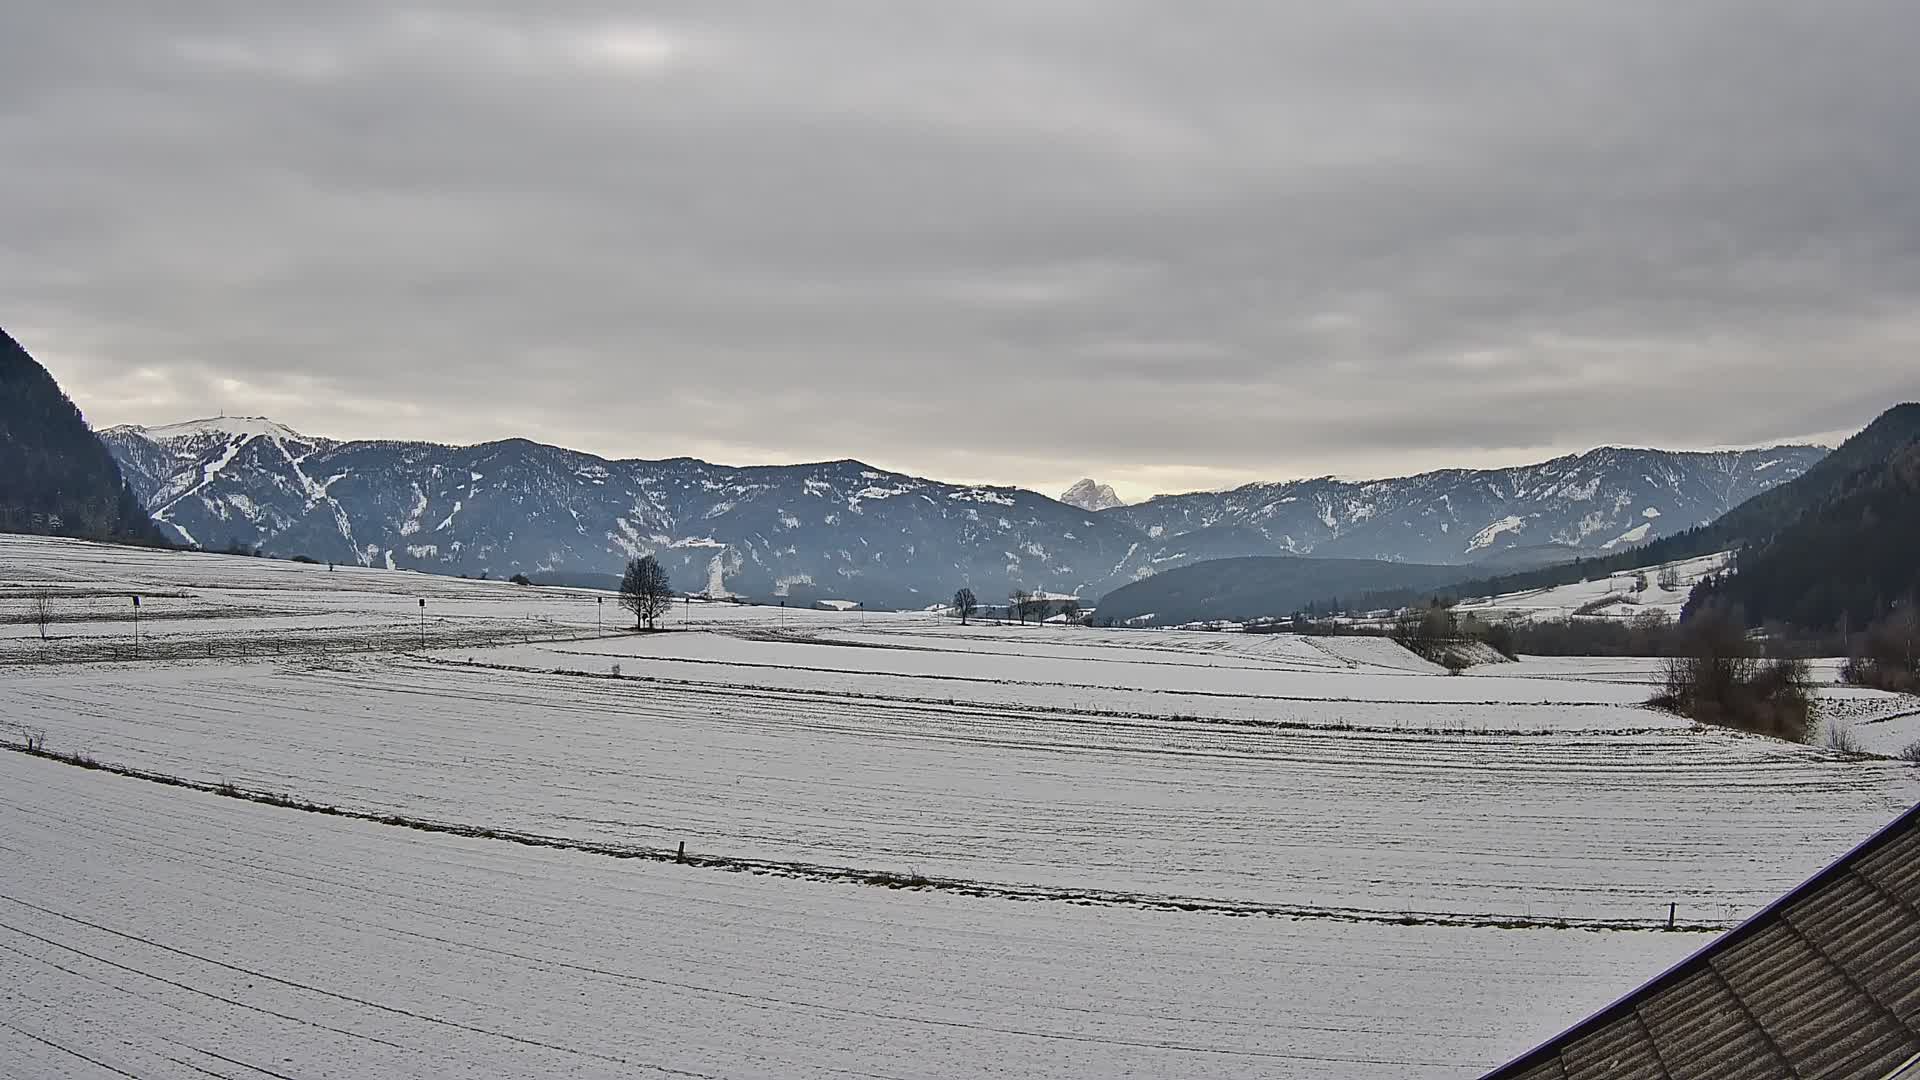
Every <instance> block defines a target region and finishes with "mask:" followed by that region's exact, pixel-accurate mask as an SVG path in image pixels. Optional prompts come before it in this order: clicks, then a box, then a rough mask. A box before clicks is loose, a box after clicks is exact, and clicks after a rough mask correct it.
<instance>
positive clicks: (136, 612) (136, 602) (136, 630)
mask: <svg viewBox="0 0 1920 1080" xmlns="http://www.w3.org/2000/svg"><path fill="white" fill-rule="evenodd" d="M133 658H134V659H135V660H138V659H140V597H139V596H137V595H136V596H135V597H134V598H133Z"/></svg>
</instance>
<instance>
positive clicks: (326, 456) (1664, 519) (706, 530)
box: [101, 417, 1824, 606]
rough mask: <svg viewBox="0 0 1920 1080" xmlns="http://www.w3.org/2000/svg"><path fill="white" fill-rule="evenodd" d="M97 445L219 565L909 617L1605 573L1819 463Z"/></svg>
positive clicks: (282, 442) (166, 519) (196, 426)
mask: <svg viewBox="0 0 1920 1080" xmlns="http://www.w3.org/2000/svg"><path fill="white" fill-rule="evenodd" d="M101 437H102V439H103V440H104V441H105V442H106V443H107V445H108V446H109V447H110V448H111V449H112V450H113V452H114V454H115V456H116V457H117V458H118V459H119V460H120V462H121V467H122V469H123V471H124V472H125V473H126V475H127V478H128V480H129V482H130V483H131V484H132V485H133V486H134V488H135V490H136V491H137V492H139V494H140V495H141V496H142V498H143V499H144V500H145V501H146V504H147V506H148V508H149V510H150V511H151V512H152V513H153V515H154V517H155V519H156V520H157V521H159V522H160V523H161V524H162V528H163V529H166V530H168V531H170V532H171V533H173V534H174V535H175V536H176V537H177V538H179V539H182V540H185V541H187V542H191V543H197V544H199V545H201V546H204V547H207V548H210V549H220V548H224V547H226V546H228V545H229V544H233V543H238V544H240V545H241V546H245V547H252V546H255V545H264V546H266V547H267V548H268V549H270V550H273V551H276V552H279V553H282V554H296V553H297V554H306V555H310V556H312V557H314V558H320V559H328V560H332V561H338V562H359V563H364V564H368V565H383V566H396V567H413V568H418V569H422V570H430V571H433V572H438V573H449V574H451V573H467V574H474V575H478V574H481V573H488V574H492V575H495V576H505V575H507V574H511V573H514V572H525V573H529V574H533V575H535V576H541V575H545V576H548V577H550V578H551V577H566V578H573V579H581V580H584V579H589V578H600V577H603V576H610V575H612V574H614V573H616V572H617V570H618V568H619V566H620V563H621V561H622V560H624V559H625V558H627V557H628V556H631V555H639V554H645V553H653V554H655V555H657V556H659V557H660V558H661V559H662V560H663V561H664V562H666V564H667V565H668V568H669V570H670V572H671V573H672V574H673V577H674V584H675V587H676V588H680V589H688V590H695V591H701V590H704V591H708V592H712V593H742V594H747V595H753V596H791V597H794V598H803V597H810V596H811V597H842V598H844V597H852V598H855V599H860V600H865V601H866V602H868V603H871V604H875V605H880V604H901V605H908V604H911V605H913V606H924V605H925V604H927V603H929V602H931V601H934V600H937V599H940V598H942V597H944V596H946V595H950V594H951V592H952V590H953V589H955V588H957V587H958V586H959V585H962V584H967V585H971V586H972V587H973V588H974V590H975V592H976V593H979V594H980V595H982V596H987V597H991V596H996V595H1000V594H1003V593H1004V591H1005V590H1006V589H1008V588H1011V587H1015V586H1018V587H1024V588H1029V589H1039V588H1044V589H1047V590H1050V591H1055V592H1063V593H1074V594H1077V595H1080V596H1082V597H1087V598H1096V597H1098V596H1099V595H1101V594H1103V593H1104V592H1106V591H1107V590H1109V589H1111V588H1113V587H1116V586H1118V585H1120V584H1124V583H1126V582H1128V581H1131V580H1134V579H1136V578H1139V577H1143V576H1146V575H1148V574H1151V573H1155V572H1157V571H1160V570H1165V569H1168V568H1170V567H1173V566H1178V565H1184V564H1186V563H1190V562H1197V561H1201V560H1204V559H1211V558H1223V557H1231V556H1239V555H1256V554H1280V553H1293V554H1324V555H1359V556H1363V557H1370V558H1385V559H1390V560H1394V561H1407V562H1457V563H1464V562H1469V561H1473V560H1476V559H1480V558H1484V557H1486V556H1489V555H1492V554H1495V553H1498V552H1501V551H1505V550H1508V549H1511V548H1519V547H1539V546H1542V545H1560V546H1564V547H1565V548H1567V549H1568V553H1569V554H1573V553H1575V552H1577V551H1580V550H1587V551H1601V550H1609V549H1612V548H1617V547H1618V546H1619V545H1622V544H1632V543H1638V542H1640V541H1641V540H1643V539H1651V538H1653V537H1654V536H1657V535H1664V534H1666V533H1670V532H1675V531H1678V530H1680V529H1683V528H1686V527H1688V526H1689V525H1692V524H1695V523H1697V522H1699V521H1702V520H1706V519H1710V518H1712V517H1714V516H1717V515H1718V514H1719V513H1721V512H1723V511H1724V510H1725V509H1726V508H1727V507H1728V506H1730V505H1731V504H1732V502H1737V501H1739V500H1740V499H1744V498H1746V497H1747V496H1748V495H1750V494H1752V493H1754V492H1756V491H1758V490H1761V489H1763V488H1764V487H1767V486H1771V485H1772V484H1775V483H1779V482H1782V481H1785V480H1787V479H1791V478H1792V477H1793V476H1797V475H1799V473H1800V472H1801V471H1804V469H1805V468H1806V466H1807V465H1810V464H1811V463H1812V462H1813V461H1815V460H1818V458H1819V456H1820V455H1821V454H1822V453H1823V452H1824V451H1821V450H1819V449H1818V448H1811V447H1781V448H1774V449H1771V450H1767V451H1739V452H1727V453H1725V454H1719V455H1715V454H1680V453H1672V452H1668V451H1656V450H1618V449H1613V448H1607V449H1603V450H1596V451H1592V452H1590V453H1588V454H1583V455H1571V456H1568V457H1565V458H1558V459H1555V460H1554V461H1550V462H1543V463H1541V464H1539V465H1532V466H1524V467H1519V468H1515V469H1505V470H1440V471H1436V472H1430V473H1424V474H1421V475H1419V476H1415V477H1405V478H1398V479H1387V480H1373V481H1365V482H1352V481H1339V480H1332V479H1326V478H1323V479H1317V480H1304V481H1288V482H1285V483H1279V484H1251V485H1245V486H1243V487H1240V488H1236V489H1234V490H1233V491H1229V492H1225V493H1192V494H1187V495H1174V496H1160V497H1157V498H1155V499H1153V500H1151V501H1149V502H1147V503H1142V504H1139V505H1136V506H1114V507H1111V508H1106V509H1100V510H1087V509H1084V508H1081V507H1077V506H1071V505H1067V504H1066V503H1064V502H1061V501H1056V500H1053V499H1049V498H1046V497H1044V496H1042V495H1038V494H1035V493H1034V492H1030V491H1025V490H1023V489H1019V488H1011V487H994V486H983V485H962V484H947V483H942V482H940V481H936V480H929V479H925V478H922V477H915V476H909V475H907V474H904V473H896V472H891V471H888V470H884V469H877V468H874V467H873V466H870V465H867V464H865V463H863V462H859V461H856V460H851V459H841V460H838V461H826V462H812V463H806V464H799V465H755V466H744V467H742V466H728V465H716V464H713V463H710V462H705V461H700V460H698V459H694V458H684V457H682V458H672V459H667V460H660V461H646V460H611V459H606V458H601V457H598V456H595V455H592V454H586V453H582V452H579V451H574V450H567V449H564V448H562V447H555V446H548V445H545V444H541V443H535V442H530V441H527V440H525V439H508V440H502V441H496V442H488V443H480V444H476V445H471V446H443V445H440V444H436V443H426V442H408V441H385V440H383V441H351V442H337V441H334V440H330V439H325V438H317V437H313V436H308V435H303V434H301V433H299V432H296V431H293V430H292V429H290V428H287V427H285V426H284V425H280V424H276V423H274V422H273V421H270V420H265V419H262V418H231V417H227V418H216V419H214V420H203V421H192V422H188V423H186V424H175V425H167V426H163V427H152V428H145V427H136V426H126V427H120V428H111V429H108V430H106V431H103V432H101ZM1075 487H1076V489H1078V488H1080V487H1081V485H1076V486H1075ZM1088 487H1089V488H1091V492H1090V493H1091V494H1094V495H1098V494H1100V488H1101V485H1097V484H1089V485H1088ZM1070 494H1071V492H1070ZM983 590H984V591H983Z"/></svg>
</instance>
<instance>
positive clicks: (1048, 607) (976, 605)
mask: <svg viewBox="0 0 1920 1080" xmlns="http://www.w3.org/2000/svg"><path fill="white" fill-rule="evenodd" d="M952 608H953V613H954V614H955V615H957V616H959V618H960V625H962V626H965V625H966V624H967V620H969V619H971V618H973V617H974V616H975V615H977V614H979V613H980V598H979V597H977V596H975V595H974V594H973V590H972V589H970V588H965V587H962V588H961V589H959V590H957V591H956V592H955V593H954V594H953V604H952ZM1049 613H1051V614H1055V615H1065V616H1066V617H1067V620H1068V621H1069V622H1071V621H1073V619H1074V618H1076V617H1077V616H1078V615H1079V614H1080V601H1079V600H1078V599H1076V598H1074V597H1066V598H1064V599H1063V598H1060V597H1053V596H1048V595H1046V594H1045V593H1032V592H1028V591H1027V590H1025V589H1015V590H1013V591H1012V592H1010V593H1008V594H1007V617H1008V618H1014V619H1019V620H1020V624H1021V625H1022V626H1025V625H1026V622H1027V620H1028V619H1032V620H1034V621H1035V622H1044V621H1045V620H1046V619H1047V617H1048V615H1049Z"/></svg>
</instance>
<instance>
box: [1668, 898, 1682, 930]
mask: <svg viewBox="0 0 1920 1080" xmlns="http://www.w3.org/2000/svg"><path fill="white" fill-rule="evenodd" d="M1678 907H1679V905H1678V904H1677V903H1673V904H1668V905H1667V929H1669V930H1671V929H1673V913H1674V911H1675V910H1676V909H1677V908H1678Z"/></svg>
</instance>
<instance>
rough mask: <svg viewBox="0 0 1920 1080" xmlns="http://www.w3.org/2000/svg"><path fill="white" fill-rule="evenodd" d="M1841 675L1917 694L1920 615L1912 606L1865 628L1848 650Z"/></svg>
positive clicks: (1861, 683) (1919, 684)
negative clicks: (1865, 630) (1864, 631)
mask: <svg viewBox="0 0 1920 1080" xmlns="http://www.w3.org/2000/svg"><path fill="white" fill-rule="evenodd" d="M1840 678H1841V679H1842V680H1844V681H1846V682H1850V683H1853V684H1855V685H1856V686H1871V687H1875V688H1877V689H1880V690H1892V691H1895V692H1897V693H1905V694H1911V693H1920V615H1916V613H1915V611H1914V609H1913V607H1912V606H1908V607H1904V608H1901V609H1900V610H1898V611H1895V612H1894V613H1892V614H1891V615H1888V616H1887V617H1886V618H1884V619H1881V620H1879V621H1878V622H1875V623H1874V624H1873V625H1871V626H1869V627H1867V632H1866V633H1864V634H1861V635H1860V636H1859V639H1858V640H1857V641H1855V642H1854V643H1853V644H1852V647H1851V648H1850V649H1849V655H1848V657H1847V662H1846V663H1845V664H1843V665H1841V668H1840Z"/></svg>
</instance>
